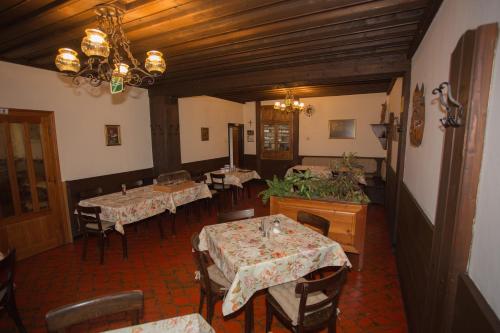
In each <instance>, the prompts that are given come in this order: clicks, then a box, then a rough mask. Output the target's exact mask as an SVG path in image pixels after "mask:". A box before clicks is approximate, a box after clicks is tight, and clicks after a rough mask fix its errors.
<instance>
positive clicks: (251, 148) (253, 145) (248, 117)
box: [243, 102, 257, 155]
mask: <svg viewBox="0 0 500 333" xmlns="http://www.w3.org/2000/svg"><path fill="white" fill-rule="evenodd" d="M255 107H256V105H255V102H246V103H245V104H243V121H244V124H245V137H244V140H245V154H246V155H255V154H256V151H257V132H256V130H255ZM247 130H253V131H254V141H253V142H248V137H247Z"/></svg>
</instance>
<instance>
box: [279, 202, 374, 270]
mask: <svg viewBox="0 0 500 333" xmlns="http://www.w3.org/2000/svg"><path fill="white" fill-rule="evenodd" d="M299 211H305V212H308V213H312V214H315V215H319V216H321V217H324V218H325V219H327V220H328V221H330V232H329V234H328V236H329V237H330V238H331V239H333V240H335V241H336V242H338V243H339V244H340V245H342V248H343V249H344V251H345V252H347V253H354V254H357V255H359V257H358V265H357V266H358V267H357V268H358V270H361V269H362V267H363V258H364V247H365V230H366V213H367V205H364V204H356V203H345V202H338V201H326V200H308V199H301V198H282V197H274V196H273V197H271V214H279V213H281V214H284V215H286V216H288V217H289V218H292V219H294V220H297V213H298V212H299Z"/></svg>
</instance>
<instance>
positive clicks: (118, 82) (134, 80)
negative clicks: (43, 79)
mask: <svg viewBox="0 0 500 333" xmlns="http://www.w3.org/2000/svg"><path fill="white" fill-rule="evenodd" d="M95 13H96V15H97V22H98V27H99V28H98V29H86V30H85V34H86V36H85V37H83V39H82V43H81V49H82V51H83V53H84V54H85V55H86V56H87V57H88V59H87V60H86V62H85V65H84V67H83V68H82V69H81V68H80V60H79V59H78V53H77V52H76V51H74V50H72V49H70V48H60V49H59V54H58V55H57V56H56V59H55V64H56V66H57V68H58V69H59V70H60V71H61V72H63V73H65V74H67V75H69V76H71V77H73V83H74V84H75V85H80V80H81V78H84V79H85V80H86V81H87V82H88V83H89V84H90V85H92V86H94V87H97V86H99V85H101V83H102V82H103V81H107V82H110V85H111V92H112V93H119V92H121V91H123V90H124V88H125V87H124V86H125V85H130V86H135V87H138V86H141V85H143V84H147V85H152V84H153V83H154V82H155V78H156V77H158V76H160V75H161V74H163V73H164V72H165V69H166V64H165V59H164V58H163V54H162V53H161V52H160V51H149V52H147V53H146V55H147V57H146V60H145V62H144V69H142V68H141V67H140V65H141V64H140V62H139V61H138V60H137V59H136V58H135V57H134V56H133V54H132V52H131V51H130V41H129V40H128V38H127V36H126V35H125V32H124V31H123V15H124V13H125V11H124V10H123V9H121V8H118V7H116V6H113V5H99V6H97V7H96V9H95ZM110 54H112V55H111V57H112V60H110V59H109V56H110Z"/></svg>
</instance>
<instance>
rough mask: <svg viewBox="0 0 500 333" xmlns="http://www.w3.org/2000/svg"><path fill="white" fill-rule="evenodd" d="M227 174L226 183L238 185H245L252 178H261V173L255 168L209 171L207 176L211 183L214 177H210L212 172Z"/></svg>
mask: <svg viewBox="0 0 500 333" xmlns="http://www.w3.org/2000/svg"><path fill="white" fill-rule="evenodd" d="M211 173H215V174H225V175H226V178H225V179H224V184H229V185H234V186H238V187H243V183H246V182H248V181H250V180H252V179H260V176H259V174H258V173H257V171H255V170H243V169H237V170H235V171H228V172H224V171H222V170H217V171H212V172H207V173H206V174H205V176H207V182H208V183H211V182H212V179H211V178H210V174H211Z"/></svg>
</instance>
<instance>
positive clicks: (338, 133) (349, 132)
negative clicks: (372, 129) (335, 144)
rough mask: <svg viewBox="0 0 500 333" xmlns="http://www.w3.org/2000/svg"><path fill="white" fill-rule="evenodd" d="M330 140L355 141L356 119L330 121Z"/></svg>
mask: <svg viewBox="0 0 500 333" xmlns="http://www.w3.org/2000/svg"><path fill="white" fill-rule="evenodd" d="M329 129H330V137H329V138H330V139H355V138H356V119H336V120H330V121H329Z"/></svg>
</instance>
